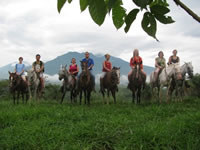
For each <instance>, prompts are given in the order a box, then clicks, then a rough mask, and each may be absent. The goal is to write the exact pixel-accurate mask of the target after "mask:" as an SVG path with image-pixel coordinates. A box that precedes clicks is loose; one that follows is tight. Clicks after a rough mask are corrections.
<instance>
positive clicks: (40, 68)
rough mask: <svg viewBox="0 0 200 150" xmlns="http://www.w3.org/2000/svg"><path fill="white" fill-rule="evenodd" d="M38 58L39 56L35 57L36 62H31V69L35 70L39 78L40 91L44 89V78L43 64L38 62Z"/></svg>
mask: <svg viewBox="0 0 200 150" xmlns="http://www.w3.org/2000/svg"><path fill="white" fill-rule="evenodd" d="M40 57H41V56H40V54H37V55H36V61H35V62H33V64H32V68H33V70H35V72H36V73H37V75H38V76H39V78H40V82H41V86H42V89H44V77H43V73H44V63H43V62H42V61H41V60H40Z"/></svg>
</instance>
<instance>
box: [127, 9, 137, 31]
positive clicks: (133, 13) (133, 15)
mask: <svg viewBox="0 0 200 150" xmlns="http://www.w3.org/2000/svg"><path fill="white" fill-rule="evenodd" d="M138 12H139V9H133V10H131V12H129V14H128V15H127V16H126V19H125V23H126V27H125V28H124V31H125V32H126V33H127V32H128V31H129V29H130V27H131V24H132V23H133V21H134V20H135V19H136V16H137V14H138Z"/></svg>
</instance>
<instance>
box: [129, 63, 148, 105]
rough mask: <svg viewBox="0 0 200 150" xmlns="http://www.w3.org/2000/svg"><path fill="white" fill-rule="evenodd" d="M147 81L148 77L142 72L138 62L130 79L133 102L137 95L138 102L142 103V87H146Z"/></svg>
mask: <svg viewBox="0 0 200 150" xmlns="http://www.w3.org/2000/svg"><path fill="white" fill-rule="evenodd" d="M145 81H146V77H145V76H144V75H143V74H142V73H141V70H140V65H139V64H137V65H136V67H135V69H134V70H133V72H132V74H131V75H130V80H129V85H130V86H129V89H130V90H131V91H132V102H133V103H134V101H135V96H136V101H135V103H136V104H139V103H140V98H141V88H142V86H143V88H144V83H145Z"/></svg>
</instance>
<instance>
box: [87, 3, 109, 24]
mask: <svg viewBox="0 0 200 150" xmlns="http://www.w3.org/2000/svg"><path fill="white" fill-rule="evenodd" d="M88 2H89V12H90V15H91V17H92V19H93V21H94V22H95V23H96V24H98V25H102V24H103V22H104V20H105V16H106V13H107V10H106V4H105V1H104V0H89V1H88Z"/></svg>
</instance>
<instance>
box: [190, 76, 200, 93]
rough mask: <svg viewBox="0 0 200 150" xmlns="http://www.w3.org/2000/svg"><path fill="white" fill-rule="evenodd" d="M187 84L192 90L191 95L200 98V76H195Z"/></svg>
mask: <svg viewBox="0 0 200 150" xmlns="http://www.w3.org/2000/svg"><path fill="white" fill-rule="evenodd" d="M189 84H190V85H191V89H192V92H191V95H192V96H198V97H200V74H195V76H194V77H193V78H192V80H191V82H189Z"/></svg>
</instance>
